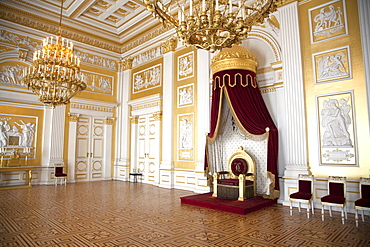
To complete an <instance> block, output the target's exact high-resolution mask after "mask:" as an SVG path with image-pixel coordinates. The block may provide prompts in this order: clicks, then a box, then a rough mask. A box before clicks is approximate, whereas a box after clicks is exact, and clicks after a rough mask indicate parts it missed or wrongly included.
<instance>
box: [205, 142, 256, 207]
mask: <svg viewBox="0 0 370 247" xmlns="http://www.w3.org/2000/svg"><path fill="white" fill-rule="evenodd" d="M255 177H256V164H255V162H254V160H253V158H252V157H251V156H250V155H249V154H248V153H247V152H246V151H244V149H243V147H239V148H238V150H237V151H236V152H235V153H234V154H233V155H231V157H230V158H229V161H228V165H227V171H220V172H216V173H214V174H213V194H212V196H215V197H221V198H226V199H233V200H239V201H244V200H245V199H249V198H252V197H254V196H256V181H255Z"/></svg>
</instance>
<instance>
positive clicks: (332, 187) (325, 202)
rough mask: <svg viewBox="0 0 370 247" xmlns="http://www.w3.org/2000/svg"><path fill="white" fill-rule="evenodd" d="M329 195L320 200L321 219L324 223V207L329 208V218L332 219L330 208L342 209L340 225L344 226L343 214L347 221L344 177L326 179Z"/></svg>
mask: <svg viewBox="0 0 370 247" xmlns="http://www.w3.org/2000/svg"><path fill="white" fill-rule="evenodd" d="M328 190H329V195H326V196H324V197H322V198H321V207H322V208H321V217H322V220H323V221H324V206H328V207H329V214H330V217H333V215H332V212H331V207H340V208H341V209H342V214H341V216H342V224H344V214H345V216H346V219H347V209H346V194H347V191H346V177H339V176H329V179H328Z"/></svg>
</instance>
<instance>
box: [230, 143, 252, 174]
mask: <svg viewBox="0 0 370 247" xmlns="http://www.w3.org/2000/svg"><path fill="white" fill-rule="evenodd" d="M228 171H229V172H231V173H232V174H231V175H232V178H237V177H238V176H239V175H240V174H247V173H250V174H253V175H255V174H256V163H255V161H254V159H253V158H252V157H251V156H250V155H249V154H248V153H247V152H246V151H245V150H244V149H243V147H239V148H238V150H237V151H236V152H235V153H233V154H232V155H231V156H230V158H229V162H228Z"/></svg>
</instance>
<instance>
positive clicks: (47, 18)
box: [0, 0, 160, 46]
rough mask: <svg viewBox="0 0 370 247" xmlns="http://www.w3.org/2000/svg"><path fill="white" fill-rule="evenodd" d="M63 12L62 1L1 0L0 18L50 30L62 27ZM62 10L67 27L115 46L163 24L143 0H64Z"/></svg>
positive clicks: (65, 27) (63, 20)
mask: <svg viewBox="0 0 370 247" xmlns="http://www.w3.org/2000/svg"><path fill="white" fill-rule="evenodd" d="M60 12H61V1H60V0H1V1H0V21H1V19H4V20H6V21H8V23H11V22H15V23H17V24H20V25H26V26H30V27H31V28H37V29H39V30H41V31H46V32H47V31H48V28H47V26H53V27H58V26H59V18H60ZM62 13H63V18H62V29H63V30H65V31H68V32H72V33H76V35H84V36H86V37H88V38H89V39H97V40H99V41H100V42H107V43H109V44H110V45H114V46H120V45H122V44H124V43H125V42H127V41H129V40H131V39H133V38H135V37H137V36H138V35H140V34H141V33H143V32H145V31H147V30H149V29H150V28H152V27H154V26H155V27H157V26H158V25H160V24H159V22H158V21H157V20H155V19H154V18H153V17H151V15H150V13H149V12H148V11H146V7H145V4H143V2H142V1H140V0H64V3H63V11H62ZM32 22H34V24H31V23H32ZM42 29H45V30H42ZM54 30H56V29H55V28H54Z"/></svg>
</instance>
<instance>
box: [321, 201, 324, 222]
mask: <svg viewBox="0 0 370 247" xmlns="http://www.w3.org/2000/svg"><path fill="white" fill-rule="evenodd" d="M321 219H322V221H324V205H322V206H321Z"/></svg>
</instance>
